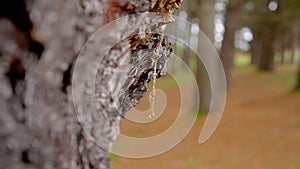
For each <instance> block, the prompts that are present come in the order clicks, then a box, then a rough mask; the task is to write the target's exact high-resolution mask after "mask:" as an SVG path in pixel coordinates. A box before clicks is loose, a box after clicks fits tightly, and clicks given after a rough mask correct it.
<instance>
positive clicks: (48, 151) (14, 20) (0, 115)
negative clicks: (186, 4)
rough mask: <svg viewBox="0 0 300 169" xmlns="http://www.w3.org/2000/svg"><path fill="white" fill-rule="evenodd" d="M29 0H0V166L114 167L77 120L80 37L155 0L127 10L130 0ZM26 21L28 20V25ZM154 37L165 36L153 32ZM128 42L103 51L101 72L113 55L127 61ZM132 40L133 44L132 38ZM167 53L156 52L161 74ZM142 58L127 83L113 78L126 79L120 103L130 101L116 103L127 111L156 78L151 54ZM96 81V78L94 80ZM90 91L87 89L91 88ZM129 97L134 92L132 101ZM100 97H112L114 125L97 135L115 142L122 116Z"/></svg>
mask: <svg viewBox="0 0 300 169" xmlns="http://www.w3.org/2000/svg"><path fill="white" fill-rule="evenodd" d="M25 2H26V6H25V4H23V1H22V0H12V1H6V2H2V3H1V12H0V15H1V16H0V17H1V18H0V35H1V36H0V42H1V44H3V45H1V47H0V64H1V66H0V79H1V80H0V110H1V112H0V145H1V147H0V166H1V168H3V169H6V168H7V169H20V168H26V169H30V168H32V169H33V168H49V169H51V168H65V169H77V168H85V169H89V168H97V169H109V168H112V166H111V164H110V162H109V157H108V152H107V151H105V150H103V149H102V148H100V147H99V146H97V145H96V144H95V143H94V142H92V141H90V140H89V139H88V138H87V137H86V135H85V133H84V132H83V131H82V128H81V126H80V125H79V123H78V121H77V118H76V113H75V111H74V107H73V102H72V94H71V83H72V81H71V77H72V69H73V66H74V63H75V60H76V57H77V54H78V52H79V50H80V49H81V47H82V45H83V43H84V42H85V41H86V40H87V38H88V37H89V36H90V35H91V34H92V33H94V32H95V31H96V30H97V29H98V27H99V25H100V23H101V24H102V25H104V24H105V23H108V22H109V21H111V20H113V19H116V18H118V17H120V16H123V15H126V14H130V13H133V12H143V11H149V10H150V9H151V1H148V0H144V1H138V0H131V1H129V2H128V3H130V4H131V5H133V6H134V8H128V3H126V2H127V1H126V2H125V1H121V0H120V1H115V0H110V1H108V0H104V1H98V0H89V1H87V0H77V1H73V0H66V1H48V0H39V1H36V0H27V1H25ZM2 9H3V10H2ZM20 11H23V13H20ZM26 11H28V13H27V12H26ZM29 16H30V17H29ZM24 17H25V19H24ZM26 17H27V20H26ZM29 18H30V20H29ZM24 25H25V26H26V25H28V26H27V27H23V26H24ZM130 26H133V25H129V26H128V29H130ZM151 38H156V39H157V38H158V39H159V38H161V37H154V35H153V36H152V37H151ZM152 40H153V39H152ZM123 43H127V44H126V45H124V44H123V45H122V44H121V45H120V46H119V47H116V48H113V49H112V50H114V51H113V54H110V55H108V56H107V57H106V59H107V62H105V63H103V65H102V67H101V66H100V68H99V73H101V71H104V70H105V69H111V67H110V66H109V65H111V64H112V63H111V62H113V61H114V59H115V57H120V58H123V59H124V58H127V60H130V58H129V57H130V52H131V50H130V48H129V47H128V46H130V45H128V44H129V42H128V41H127V42H123ZM131 43H134V40H133V41H131ZM165 44H167V43H163V46H164V45H165ZM99 45H106V44H99ZM146 45H147V44H146ZM148 45H150V44H148ZM151 45H152V46H155V45H153V44H151ZM43 46H45V49H44V47H43ZM124 51H127V54H126V52H125V54H124ZM162 51H163V52H164V53H162V54H161V56H159V57H163V58H164V59H161V61H160V62H159V63H158V64H159V66H160V67H162V69H161V70H159V71H158V73H159V74H160V75H163V74H164V68H165V66H166V61H167V60H166V58H167V55H168V54H169V53H168V52H169V51H170V49H169V47H163V49H162ZM112 58H114V59H112ZM143 61H144V62H139V59H137V60H135V61H134V62H133V63H135V64H138V63H139V64H138V65H139V66H140V67H142V68H143V70H139V72H140V73H142V74H139V75H138V76H135V78H136V79H132V77H128V76H127V79H125V81H124V84H114V83H112V84H111V85H116V86H118V85H121V86H123V89H124V90H125V91H126V92H125V95H123V96H122V99H123V100H122V101H124V102H126V101H127V102H126V104H124V105H121V107H119V108H120V109H122V110H124V111H126V110H128V109H129V108H130V106H134V105H136V104H137V102H138V101H139V99H140V98H141V97H142V95H143V94H144V93H145V92H146V83H147V82H149V81H150V80H151V79H152V78H153V76H152V75H151V74H153V68H152V67H151V64H149V62H150V63H151V60H150V57H149V59H148V60H143ZM118 62H121V61H120V60H118ZM106 65H107V66H106ZM149 65H150V66H149ZM126 66H130V67H131V69H135V67H134V65H132V64H129V63H127V65H126ZM145 74H149V76H148V78H142V75H143V76H145ZM83 76H86V75H85V74H83ZM103 78H104V79H105V77H104V76H101V74H100V76H99V77H98V82H99V80H100V81H101V80H102V81H101V82H102V83H103V84H100V85H105V84H106V85H107V84H108V82H109V81H108V80H106V81H105V80H104V79H103ZM103 80H104V81H103ZM126 80H127V81H126ZM128 80H131V81H134V82H136V81H138V82H137V83H135V85H136V86H131V85H132V84H128ZM97 84H99V83H97V80H96V85H97ZM116 86H110V87H116ZM128 87H130V88H132V87H134V88H135V89H136V90H135V91H131V90H126V89H127V88H128ZM86 90H87V93H88V90H89V89H88V88H87V89H86ZM97 91H98V92H99V93H103V92H104V93H105V92H107V88H103V87H102V88H98V89H97ZM135 92H138V93H135ZM99 93H98V95H99ZM96 95H97V93H96ZM129 96H130V97H131V98H133V99H131V100H130V101H128V97H129ZM82 97H85V96H82ZM131 101H132V102H131ZM100 103H108V104H107V105H106V106H104V107H102V108H103V109H102V113H103V114H104V115H106V116H108V117H109V118H108V121H106V123H109V125H106V128H102V129H101V131H97V133H98V137H100V138H104V139H105V140H108V141H107V143H105V145H107V146H108V148H110V147H111V146H112V144H113V142H114V139H115V138H116V136H117V135H118V134H119V123H120V120H118V119H120V116H121V115H120V114H118V115H117V116H114V115H115V114H114V113H115V112H113V111H115V110H109V109H106V108H107V107H109V106H110V104H112V103H110V98H104V99H103V98H102V101H101V102H100ZM93 120H94V119H93ZM98 122H99V121H98V120H94V121H91V125H97V124H99V123H98ZM100 125H102V124H100ZM102 126H105V125H102Z"/></svg>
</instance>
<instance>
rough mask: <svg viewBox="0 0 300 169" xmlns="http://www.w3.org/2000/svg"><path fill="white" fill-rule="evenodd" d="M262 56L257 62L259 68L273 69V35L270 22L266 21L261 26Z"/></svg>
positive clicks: (264, 69)
mask: <svg viewBox="0 0 300 169" xmlns="http://www.w3.org/2000/svg"><path fill="white" fill-rule="evenodd" d="M262 29H263V30H262V31H263V36H262V56H261V59H260V63H259V70H263V71H272V70H273V69H274V55H275V51H274V44H273V40H274V38H273V37H274V36H273V33H272V29H273V26H272V24H270V23H268V22H266V24H265V26H264V27H263V28H262Z"/></svg>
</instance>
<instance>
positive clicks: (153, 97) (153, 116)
mask: <svg viewBox="0 0 300 169" xmlns="http://www.w3.org/2000/svg"><path fill="white" fill-rule="evenodd" d="M163 39H164V36H163V35H162V37H161V41H160V43H159V46H158V49H157V50H158V51H160V50H161V48H162V41H163ZM158 54H159V52H156V54H154V55H153V56H152V57H151V60H152V63H153V64H154V68H153V85H152V93H151V95H150V103H151V114H150V115H149V118H150V119H154V118H155V112H154V108H155V107H154V106H155V99H156V79H157V62H158V56H157V55H158Z"/></svg>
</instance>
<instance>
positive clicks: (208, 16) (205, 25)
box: [196, 0, 215, 112]
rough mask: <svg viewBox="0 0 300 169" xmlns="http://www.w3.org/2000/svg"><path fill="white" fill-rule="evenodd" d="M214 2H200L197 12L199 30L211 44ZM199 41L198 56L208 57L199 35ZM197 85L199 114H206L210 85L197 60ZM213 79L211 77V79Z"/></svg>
mask: <svg viewBox="0 0 300 169" xmlns="http://www.w3.org/2000/svg"><path fill="white" fill-rule="evenodd" d="M214 5H215V1H214V0H213V1H212V0H201V3H200V10H199V11H198V14H197V15H198V18H199V27H200V30H201V31H203V33H204V34H205V35H206V36H207V37H208V39H209V40H210V41H211V42H213V40H214V38H213V29H214V15H215V10H214ZM198 39H199V41H198V49H197V50H198V54H200V55H202V56H200V57H210V54H211V53H209V51H207V49H205V47H204V46H205V45H204V44H203V43H207V42H205V41H204V39H203V38H202V37H200V33H199V38H198ZM214 63H215V61H214V60H213V59H210V63H209V64H214ZM206 66H208V65H206ZM196 77H197V84H198V88H199V92H200V106H199V111H200V112H208V110H209V109H210V105H211V85H210V81H209V76H208V73H207V71H206V69H205V66H204V64H203V63H202V61H201V60H199V59H197V72H196ZM211 78H213V77H211Z"/></svg>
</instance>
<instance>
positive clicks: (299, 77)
mask: <svg viewBox="0 0 300 169" xmlns="http://www.w3.org/2000/svg"><path fill="white" fill-rule="evenodd" d="M296 90H300V62H299V68H298V81H297V84H296Z"/></svg>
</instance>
